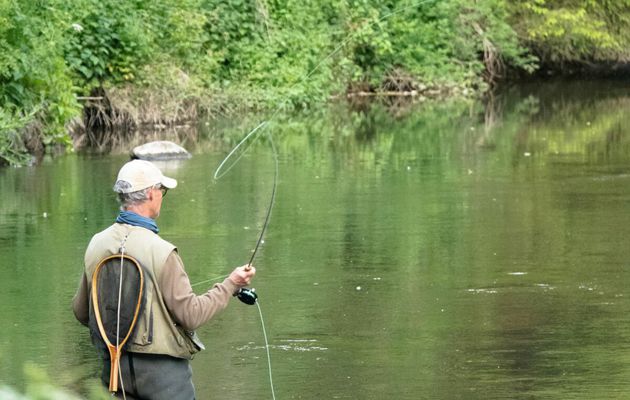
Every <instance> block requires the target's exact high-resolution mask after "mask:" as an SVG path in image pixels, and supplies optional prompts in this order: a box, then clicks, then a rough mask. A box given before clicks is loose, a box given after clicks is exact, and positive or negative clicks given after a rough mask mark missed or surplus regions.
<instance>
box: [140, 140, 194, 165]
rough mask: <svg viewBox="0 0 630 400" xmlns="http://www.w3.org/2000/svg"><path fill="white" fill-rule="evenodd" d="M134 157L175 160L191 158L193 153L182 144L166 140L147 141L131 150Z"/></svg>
mask: <svg viewBox="0 0 630 400" xmlns="http://www.w3.org/2000/svg"><path fill="white" fill-rule="evenodd" d="M131 157H132V158H139V159H140V160H149V161H151V160H173V159H185V158H190V157H192V155H191V154H190V153H189V152H188V151H186V149H184V148H183V147H181V146H180V145H177V144H175V143H173V142H169V141H166V140H160V141H155V142H149V143H145V144H143V145H141V146H137V147H134V148H133V150H131Z"/></svg>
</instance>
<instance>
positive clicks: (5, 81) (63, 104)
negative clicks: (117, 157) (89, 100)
mask: <svg viewBox="0 0 630 400" xmlns="http://www.w3.org/2000/svg"><path fill="white" fill-rule="evenodd" d="M58 6H59V4H58V3H57V2H56V1H55V0H50V1H43V0H42V1H38V2H17V1H15V0H0V110H2V112H1V113H0V158H2V159H3V160H4V161H5V162H8V163H11V164H21V163H23V162H24V160H27V159H28V157H26V155H25V153H26V147H25V145H24V140H23V139H24V138H23V136H24V135H23V133H24V132H28V133H30V135H31V136H38V137H39V138H40V140H42V141H45V142H47V143H49V144H54V143H67V141H68V134H67V132H66V130H65V124H66V123H67V121H68V120H70V119H71V118H72V117H73V116H75V115H77V111H78V105H77V102H76V99H75V97H74V95H73V93H72V82H71V80H70V78H69V74H68V70H67V67H66V65H65V62H64V59H63V53H62V51H61V48H60V46H61V43H62V42H63V40H62V35H61V33H60V29H59V20H58V17H59V15H60V13H59V12H58V9H59V7H58ZM31 139H32V138H31Z"/></svg>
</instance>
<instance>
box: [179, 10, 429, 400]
mask: <svg viewBox="0 0 630 400" xmlns="http://www.w3.org/2000/svg"><path fill="white" fill-rule="evenodd" d="M435 1H436V0H423V1H418V2H415V3H412V4H411V5H408V6H405V7H401V8H398V9H396V10H394V11H392V12H390V13H388V14H385V15H384V16H382V17H381V18H379V19H378V20H376V21H374V22H371V23H366V24H365V25H364V26H370V25H374V24H378V23H380V22H382V21H384V20H386V19H388V18H390V17H392V16H394V15H396V14H400V13H402V12H404V11H406V10H408V9H410V8H413V7H417V6H420V5H423V4H427V3H432V2H435ZM360 32H361V29H357V30H356V31H355V32H353V33H350V34H348V36H347V37H346V38H345V39H344V40H343V41H342V42H341V43H340V44H339V45H338V46H337V47H335V48H334V49H333V51H332V52H330V53H329V54H328V55H326V57H324V58H322V59H321V60H320V61H319V62H318V63H317V65H316V66H315V67H313V68H312V69H311V70H310V71H309V72H308V73H307V74H306V75H304V76H302V78H301V79H299V80H298V81H296V82H295V83H294V84H293V85H291V86H290V87H289V89H288V90H287V91H288V92H290V91H291V90H292V89H293V88H294V87H296V86H297V85H299V84H302V83H304V82H305V81H306V80H307V79H309V78H310V77H311V76H312V75H313V74H314V73H315V71H317V70H318V69H319V68H320V67H321V66H322V65H323V64H324V63H325V62H326V61H328V60H329V59H330V58H332V57H333V56H334V55H335V54H337V53H338V52H339V51H340V50H341V49H342V48H343V47H344V46H346V44H348V42H350V41H351V40H352V39H354V37H355V36H356V35H357V34H358V33H360ZM286 102H287V100H286V99H285V100H284V101H283V102H281V103H280V104H279V105H278V106H277V107H276V109H275V110H274V111H273V112H272V113H271V115H270V116H269V117H268V118H267V119H266V120H264V121H262V122H261V123H259V124H258V125H257V126H256V127H255V128H254V129H252V130H251V131H249V132H248V133H247V135H245V137H244V138H243V139H242V140H241V141H240V142H238V143H237V144H236V146H234V148H233V149H232V150H231V151H230V152H229V153H228V155H227V156H226V157H225V158H224V159H223V160H222V161H221V163H220V164H219V166H218V167H217V169H216V171H215V172H214V179H215V180H218V179H221V178H222V177H223V176H224V175H226V174H227V173H228V172H229V171H230V170H231V169H232V168H233V167H234V166H235V165H236V164H238V162H239V161H240V159H241V158H242V157H243V156H244V155H245V154H246V153H247V150H248V149H249V147H250V146H251V145H252V144H253V143H254V142H255V141H257V140H258V139H259V138H260V135H261V134H262V133H263V132H264V133H265V134H266V136H267V138H268V139H269V143H270V144H271V148H272V152H273V156H274V162H275V170H274V177H273V185H272V191H271V197H270V200H269V205H268V207H267V213H266V215H265V220H264V222H263V225H262V228H261V230H260V234H259V236H258V240H257V241H256V246H255V247H254V250H253V251H252V255H251V257H250V259H249V262H248V263H247V267H246V269H249V268H250V266H251V264H252V262H253V260H254V258H255V257H256V254H257V253H258V250H259V248H260V245H261V244H262V243H263V237H264V234H265V232H266V230H267V227H268V225H269V220H270V217H271V210H272V209H273V206H274V203H275V198H276V188H277V185H278V169H279V168H278V152H277V149H276V147H275V144H274V142H273V137H272V135H271V134H270V133H269V132H267V131H266V128H267V126H268V124H269V122H270V121H271V120H272V119H273V118H274V117H275V116H276V115H277V114H278V113H279V112H280V110H281V109H282V106H283V105H284V104H285V103H286ZM250 139H251V141H250ZM248 141H250V142H249V144H248V145H247V146H245V148H244V149H243V150H242V151H241V152H240V154H239V155H238V157H236V159H234V160H233V161H231V162H230V163H229V164H227V163H228V161H230V160H231V159H232V157H233V156H234V155H235V154H236V153H237V151H239V149H240V148H241V147H242V146H243V145H244V144H245V143H247V142H248ZM226 164H227V167H225V166H226ZM224 168H225V171H223V169H224ZM222 171H223V172H222ZM220 278H221V277H219V278H214V279H208V280H205V281H202V282H197V283H195V284H194V285H191V286H196V285H199V284H202V283H207V282H210V281H212V280H217V279H220ZM237 296H238V298H239V299H240V300H241V301H243V302H244V303H246V304H250V305H251V304H256V305H257V306H258V313H259V315H260V323H261V325H262V330H263V336H264V339H265V349H266V352H267V365H268V370H269V383H270V386H271V395H272V398H273V399H274V400H275V398H276V395H275V391H274V387H273V374H272V368H271V356H270V352H269V342H268V339H267V331H266V329H265V322H264V319H263V315H262V310H261V308H260V303H259V302H258V295H257V294H256V292H255V291H254V290H253V289H247V288H243V289H241V290H240V291H239V292H238V293H237Z"/></svg>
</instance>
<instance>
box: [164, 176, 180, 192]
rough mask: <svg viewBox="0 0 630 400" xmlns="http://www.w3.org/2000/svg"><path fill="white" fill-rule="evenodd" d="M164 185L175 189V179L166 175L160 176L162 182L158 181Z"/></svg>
mask: <svg viewBox="0 0 630 400" xmlns="http://www.w3.org/2000/svg"><path fill="white" fill-rule="evenodd" d="M160 183H161V184H162V185H163V186H164V187H167V188H169V189H175V188H176V187H177V181H176V180H175V179H173V178H169V177H167V176H164V177H162V182H160Z"/></svg>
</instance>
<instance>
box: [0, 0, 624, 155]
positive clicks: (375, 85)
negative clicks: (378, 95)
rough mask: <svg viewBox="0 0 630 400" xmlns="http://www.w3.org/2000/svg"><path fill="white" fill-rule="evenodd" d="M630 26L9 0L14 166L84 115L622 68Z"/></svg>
mask: <svg viewBox="0 0 630 400" xmlns="http://www.w3.org/2000/svg"><path fill="white" fill-rule="evenodd" d="M629 23H630V0H617V1H613V0H606V1H597V2H595V1H592V0H566V1H554V2H551V1H546V0H532V1H524V0H475V1H471V0H420V1H393V0H392V1H376V0H322V1H316V2H314V1H307V2H304V1H299V2H298V1H293V0H221V1H220V0H159V1H151V2H147V1H141V0H66V1H61V0H36V1H30V2H22V1H18V0H0V163H9V164H15V165H19V164H24V163H27V162H29V160H30V157H31V156H29V154H32V153H41V152H42V151H45V150H46V149H50V148H52V147H54V145H62V146H65V147H66V148H68V147H71V146H72V140H71V136H70V133H69V132H70V130H71V129H70V124H71V123H72V129H73V130H74V131H75V132H80V131H81V130H85V129H86V127H87V128H92V127H94V126H99V125H100V126H103V125H106V126H108V125H110V124H116V123H124V124H127V125H128V126H131V128H132V129H134V128H135V127H137V125H138V124H145V123H146V124H156V123H157V124H167V125H168V124H173V123H177V122H182V121H187V120H188V121H190V120H194V119H195V118H196V117H198V116H199V115H212V114H214V113H218V112H231V111H234V110H237V109H239V110H243V109H253V108H265V107H273V108H286V109H295V108H304V107H309V106H310V105H312V104H318V103H321V102H322V101H326V100H327V99H329V98H330V97H331V96H340V95H344V94H346V93H348V92H358V91H361V92H370V93H374V92H378V91H386V92H389V91H398V92H400V91H405V92H410V93H414V94H418V95H435V94H436V93H459V94H465V95H466V94H472V93H482V92H484V91H485V90H486V89H487V87H488V86H489V84H492V82H493V81H495V80H496V79H498V78H500V77H502V76H503V75H504V71H505V70H506V68H509V69H511V70H517V71H525V72H532V71H534V70H535V69H536V68H537V67H538V66H540V65H543V66H545V68H550V67H558V66H559V67H560V68H562V67H563V66H565V65H571V66H575V65H576V64H580V63H583V64H586V63H592V62H598V63H603V64H613V65H614V64H615V63H619V62H624V61H625V60H626V59H627V58H628V50H627V48H625V47H624V46H623V44H624V43H627V40H628V36H629V35H630V33H629V32H630V29H628V24H629ZM539 60H540V62H539Z"/></svg>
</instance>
